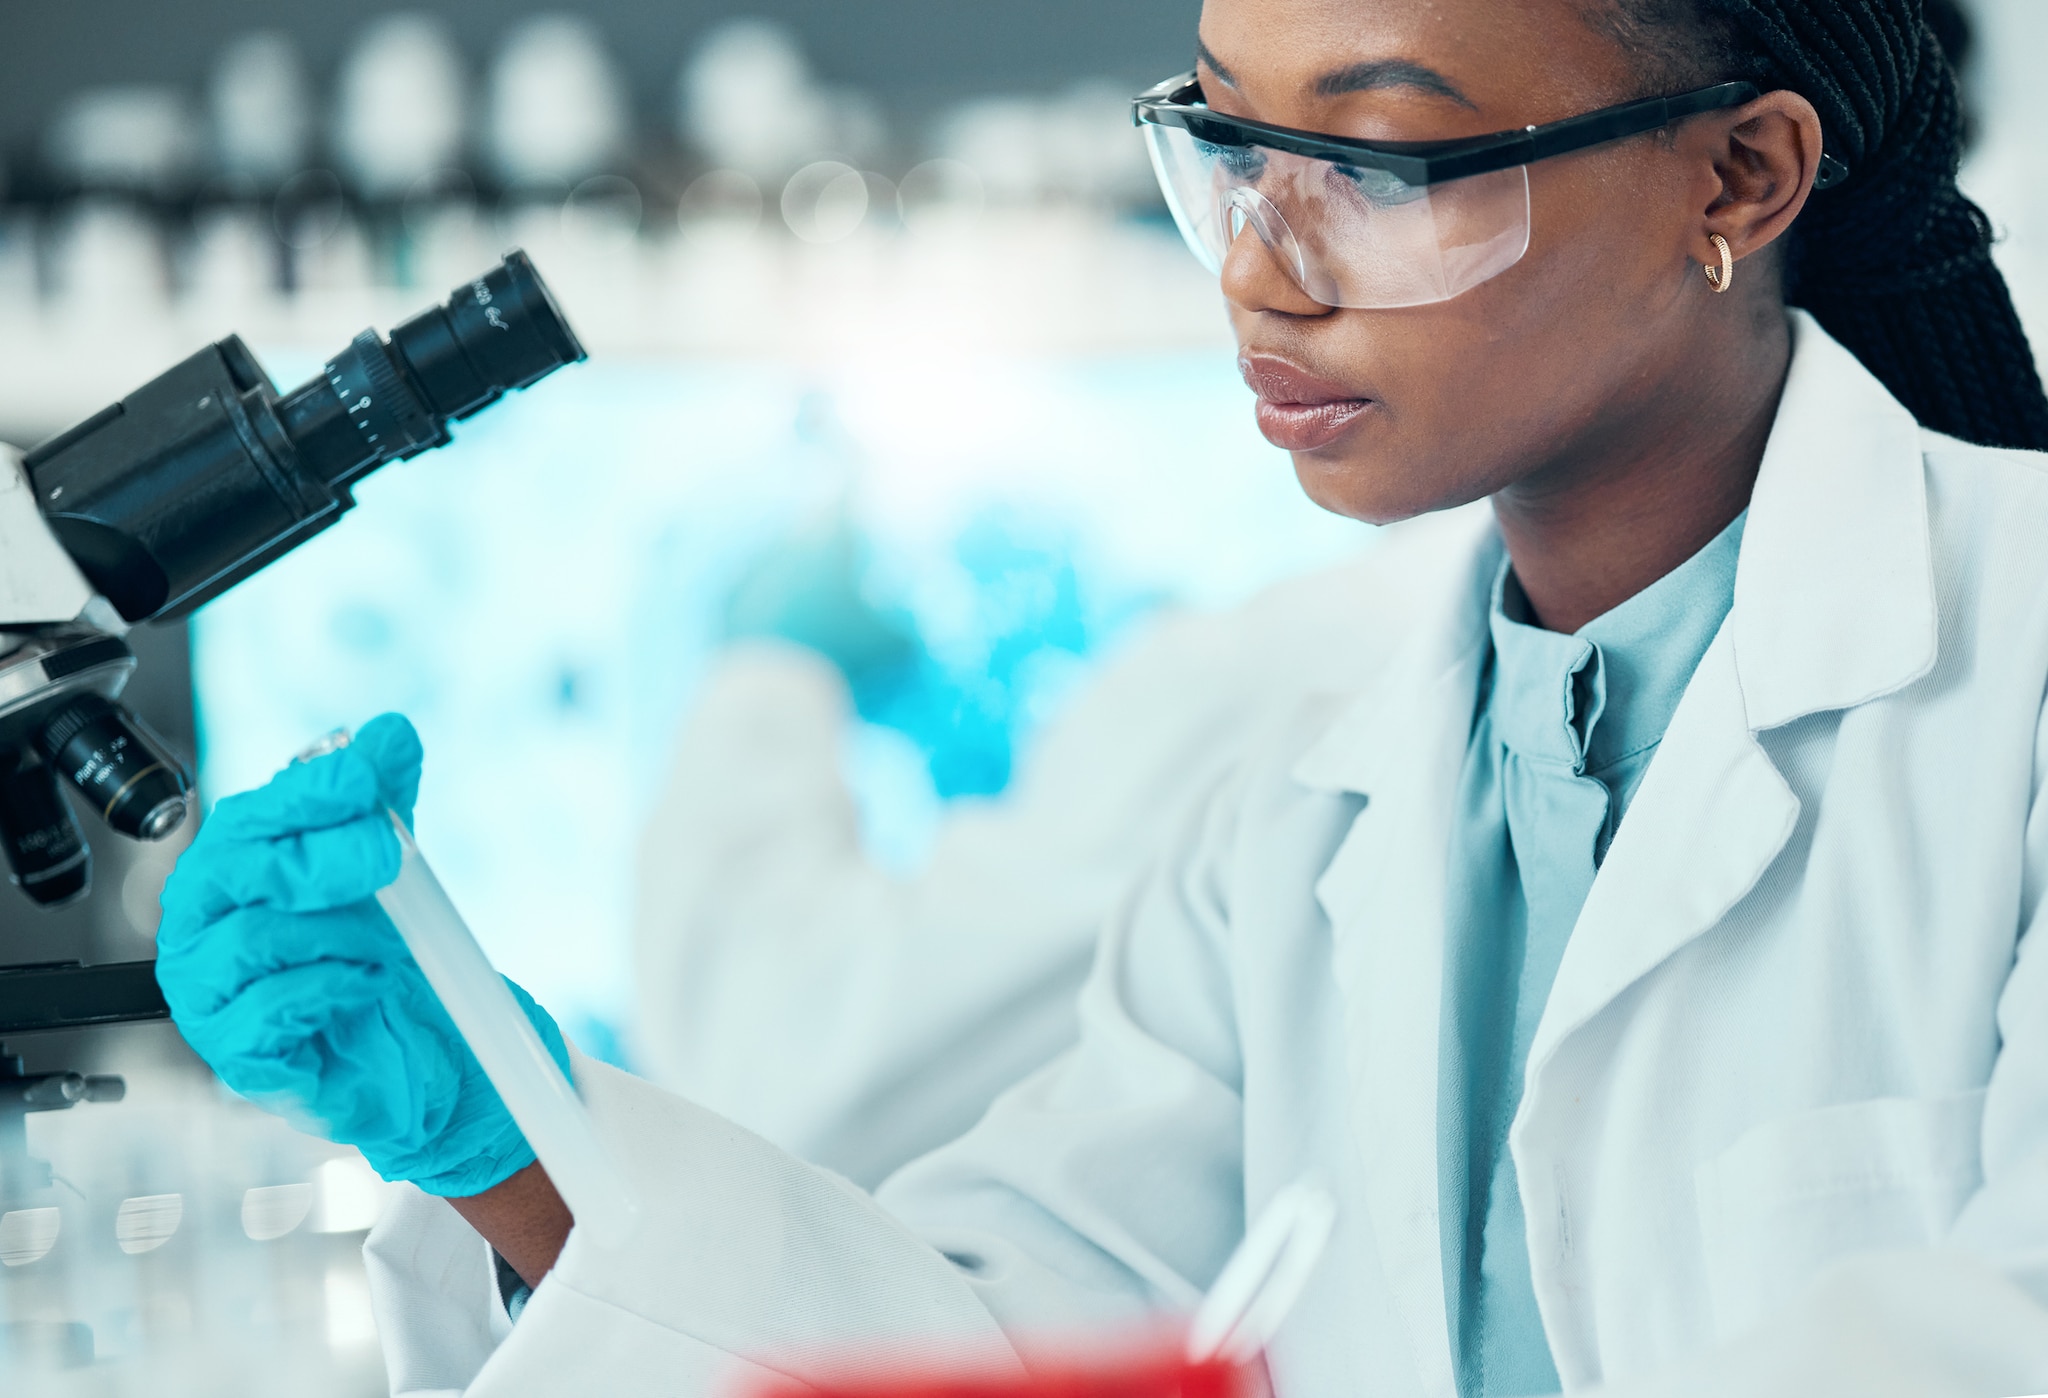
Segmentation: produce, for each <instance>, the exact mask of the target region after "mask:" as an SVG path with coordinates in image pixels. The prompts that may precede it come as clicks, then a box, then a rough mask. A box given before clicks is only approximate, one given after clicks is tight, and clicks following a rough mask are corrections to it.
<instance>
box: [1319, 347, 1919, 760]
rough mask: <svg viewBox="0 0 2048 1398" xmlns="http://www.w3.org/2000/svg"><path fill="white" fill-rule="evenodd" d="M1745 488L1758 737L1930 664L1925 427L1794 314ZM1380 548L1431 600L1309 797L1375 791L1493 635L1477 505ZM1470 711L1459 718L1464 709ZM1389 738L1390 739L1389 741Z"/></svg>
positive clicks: (1325, 756) (1354, 710)
mask: <svg viewBox="0 0 2048 1398" xmlns="http://www.w3.org/2000/svg"><path fill="white" fill-rule="evenodd" d="M1790 317H1791V322H1792V364H1791V369H1790V372H1789V373H1788V374H1787V376H1786V380H1785V390H1784V394H1783V396H1782V397H1781V399H1780V400H1779V404H1778V416H1777V420H1776V422H1775V423H1773V425H1772V428H1771V436H1770V441H1769V442H1768V444H1767V445H1766V446H1765V449H1764V458H1763V463H1762V465H1761V467H1760V469H1759V470H1758V473H1757V482H1756V489H1755V491H1754V493H1753V494H1752V495H1751V497H1750V505H1749V518H1748V522H1747V524H1746V525H1745V527H1744V532H1743V539H1742V552H1741V557H1740V560H1739V562H1738V563H1737V564H1736V571H1735V604H1734V607H1733V609H1732V611H1731V613H1730V616H1729V622H1728V628H1729V631H1730V633H1731V634H1732V636H1733V639H1734V647H1735V672H1736V675H1737V678H1738V682H1739V684H1740V687H1741V691H1742V703H1743V712H1744V715H1745V717H1746V720H1747V723H1748V727H1749V729H1750V731H1751V732H1763V731H1764V730H1766V729H1770V728H1777V727H1780V726H1782V725H1784V724H1787V723H1790V722H1792V721H1793V720H1794V719H1797V718H1802V717H1805V716H1806V715H1808V714H1815V713H1823V712H1826V711H1828V710H1832V709H1843V708H1849V707H1852V706H1854V705H1856V704H1861V703H1866V702H1868V701H1869V700H1872V699H1876V698H1880V697H1882V696H1883V695H1886V694H1889V693H1892V692H1893V691H1895V690H1898V689H1901V688H1903V687H1904V686H1906V685H1908V684H1910V683H1912V682H1913V681H1914V680H1916V679H1918V678H1919V677H1920V676H1922V675H1924V674H1926V673H1927V672H1928V671H1929V670H1931V669H1932V668H1933V667H1934V660H1935V650H1936V616H1935V596H1934V563H1933V544H1932V541H1931V539H1930V537H1929V533H1928V519H1927V483H1926V477H1925V473H1924V468H1923V465H1922V459H1921V444H1920V428H1919V425H1918V424H1917V423H1915V422H1914V421H1913V417H1912V414H1910V413H1908V412H1907V411H1906V410H1905V408H1904V407H1902V406H1900V404H1899V402H1898V400H1897V399H1895V398H1893V397H1892V396H1891V394H1890V393H1889V392H1888V391H1886V389H1885V387H1884V385H1883V384H1881V383H1879V382H1878V381H1877V379H1876V378H1875V377H1874V376H1873V375H1872V374H1871V373H1870V371H1869V370H1868V369H1865V368H1864V367H1863V365H1862V364H1861V363H1859V362H1858V361H1857V359H1856V357H1855V356H1854V355H1852V354H1850V353H1849V351H1847V350H1846V349H1844V348H1842V346H1841V345H1840V344H1838V343H1837V342H1836V341H1835V340H1834V338H1833V337H1832V336H1830V335H1829V334H1828V333H1827V332H1826V331H1825V330H1823V329H1821V327H1820V325H1819V323H1818V322H1816V321H1815V320H1814V319H1813V318H1812V317H1811V316H1809V315H1808V314H1807V313H1806V312H1804V311H1799V310H1794V311H1792V312H1791V313H1790ZM1390 534H1393V535H1394V537H1390V538H1389V539H1388V540H1387V542H1386V543H1385V545H1383V547H1385V548H1386V549H1387V550H1388V551H1389V554H1390V555H1392V554H1395V552H1396V551H1399V557H1400V566H1399V567H1398V569H1397V570H1396V571H1399V572H1401V573H1402V574H1403V575H1404V580H1406V581H1408V582H1409V583H1410V585H1411V586H1412V587H1413V589H1414V591H1415V593H1416V595H1417V596H1419V597H1422V598H1423V599H1425V600H1424V604H1423V605H1422V606H1421V607H1420V608H1418V614H1417V617H1416V622H1415V626H1414V630H1413V631H1412V632H1411V633H1410V635H1409V637H1408V639H1407V640H1406V642H1404V643H1402V644H1400V645H1399V646H1397V648H1396V650H1395V652H1394V654H1393V655H1391V656H1390V657H1389V659H1388V663H1387V665H1386V667H1385V669H1383V670H1382V671H1381V672H1380V675H1379V677H1378V679H1377V680H1376V681H1375V682H1374V683H1372V684H1371V685H1369V686H1368V687H1367V688H1365V689H1364V690H1362V691H1361V692H1360V693H1359V694H1358V695H1357V696H1355V697H1354V699H1353V700H1352V702H1351V703H1349V704H1348V705H1346V706H1345V708H1344V709H1343V710H1342V711H1341V712H1340V713H1339V715H1338V717H1337V718H1336V719H1335V720H1334V721H1333V723H1332V724H1331V726H1330V727H1329V728H1328V729H1327V730H1325V732H1324V733H1323V735H1322V736H1321V737H1320V738H1319V739H1318V740H1317V741H1316V742H1315V743H1313V744H1312V745H1311V746H1310V747H1309V748H1308V749H1307V750H1306V751H1305V752H1304V753H1303V754H1302V755H1301V756H1300V757H1299V758H1298V759H1297V760H1296V762H1295V765H1294V767H1293V770H1292V773H1291V775H1292V776H1293V778H1294V779H1295V780H1296V781H1298V782H1300V783H1301V784H1302V785H1303V786H1306V787H1308V788H1310V789H1311V790H1317V791H1350V792H1355V793H1359V794H1369V793H1370V792H1371V791H1372V789H1373V786H1374V785H1375V783H1376V782H1377V781H1378V780H1379V778H1380V776H1381V775H1382V774H1383V773H1385V772H1386V771H1387V770H1389V768H1390V767H1397V766H1399V765H1400V763H1401V762H1402V761H1403V760H1404V759H1405V758H1407V757H1408V756H1410V755H1411V754H1412V753H1413V752H1414V747H1413V745H1412V744H1411V743H1408V742H1406V741H1403V740H1402V738H1401V736H1400V735H1401V734H1402V733H1403V732H1404V730H1402V729H1400V728H1398V727H1389V720H1390V719H1391V718H1392V717H1393V714H1394V712H1395V711H1396V710H1398V709H1401V708H1404V707H1406V706H1408V705H1409V704H1411V703H1412V700H1413V696H1414V695H1416V694H1417V693H1418V692H1420V691H1421V690H1422V689H1423V688H1425V687H1426V686H1428V685H1429V684H1430V683H1431V682H1432V681H1434V680H1435V679H1436V678H1438V677H1439V676H1441V675H1442V674H1443V673H1444V672H1445V671H1446V670H1447V669H1449V668H1450V667H1451V665H1453V664H1454V663H1456V662H1457V660H1458V659H1460V658H1461V657H1463V656H1465V655H1467V654H1469V653H1470V651H1471V650H1472V649H1473V648H1474V647H1477V646H1480V645H1483V644H1484V642H1485V638H1486V617H1487V608H1488V605H1489V602H1490V594H1489V591H1488V587H1489V585H1490V584H1491V582H1492V580H1493V577H1494V573H1495V571H1496V570H1497V568H1498V567H1499V562H1500V557H1501V553H1502V545H1501V542H1500V535H1499V532H1498V530H1497V528H1496V527H1495V525H1494V522H1493V512H1492V509H1491V507H1490V506H1488V505H1487V504H1486V503H1485V502H1483V501H1482V502H1479V503H1476V504H1472V505H1467V506H1464V507H1462V508H1460V509H1457V510H1452V511H1449V512H1447V513H1445V514H1444V515H1442V516H1438V517H1436V518H1434V519H1425V520H1416V521H1413V522H1411V523H1408V524H1403V525H1399V526H1396V528H1395V530H1393V531H1390ZM1467 718H1468V719H1469V715H1468V716H1467ZM1390 736H1392V737H1393V739H1394V740H1393V741H1389V740H1388V739H1389V737H1390Z"/></svg>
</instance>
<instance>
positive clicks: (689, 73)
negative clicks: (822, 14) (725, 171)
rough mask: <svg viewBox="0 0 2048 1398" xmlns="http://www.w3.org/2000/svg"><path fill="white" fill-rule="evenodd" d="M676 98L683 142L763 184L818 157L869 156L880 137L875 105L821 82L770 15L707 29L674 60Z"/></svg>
mask: <svg viewBox="0 0 2048 1398" xmlns="http://www.w3.org/2000/svg"><path fill="white" fill-rule="evenodd" d="M676 99H677V102H676V130H677V132H678V134H680V135H681V136H682V138H683V140H684V141H685V142H687V143H688V144H690V145H692V146H694V147H695V148H696V149H697V150H698V152H699V153H701V154H702V155H703V156H704V157H705V158H706V159H708V160H711V161H713V162H715V163H717V164H718V165H721V166H730V167H732V168H733V169H735V170H739V171H741V172H742V173H744V174H746V175H748V176H750V177H751V178H753V179H754V180H756V181H757V182H759V183H760V184H762V185H764V186H766V185H773V184H778V183H780V182H781V181H783V180H785V179H787V178H788V177H789V175H790V174H791V173H792V172H793V171H795V170H797V169H798V168H799V167H801V166H803V165H805V164H807V163H810V162H812V161H816V160H818V159H820V158H821V157H825V156H837V157H839V158H841V159H844V160H848V161H854V162H858V161H862V160H866V159H871V158H872V157H873V156H875V155H876V154H877V153H879V151H880V150H881V148H882V146H883V145H884V144H885V143H886V140H887V132H886V130H885V129H884V127H883V123H882V120H881V116H880V113H879V112H878V111H877V110H876V108H875V105H874V103H873V102H872V101H870V100H869V99H868V98H867V97H865V96H863V95H862V94H860V93H857V92H853V91H850V90H848V89H845V88H836V87H831V86H828V85H825V84H822V83H820V82H819V80H818V79H817V77H816V75H815V74H814V73H813V72H812V71H811V66H810V63H809V61H808V60H807V59H806V58H805V57H804V54H803V50H802V49H801V48H800V47H799V46H798V44H797V41H796V38H795V36H794V34H792V33H791V31H790V30H789V28H788V27H787V26H785V25H783V24H780V23H778V22H776V21H773V20H766V19H756V18H747V19H734V20H728V21H726V22H725V23H723V24H720V25H718V26H717V27H715V28H714V29H712V30H711V31H710V32H709V33H708V34H707V35H706V36H705V37H704V41H703V42H702V43H701V44H699V45H698V47H697V50H696V52H695V53H694V54H692V55H691V56H690V59H689V61H688V62H687V63H685V64H684V65H683V71H682V75H681V77H680V79H679V80H678V82H677V85H676Z"/></svg>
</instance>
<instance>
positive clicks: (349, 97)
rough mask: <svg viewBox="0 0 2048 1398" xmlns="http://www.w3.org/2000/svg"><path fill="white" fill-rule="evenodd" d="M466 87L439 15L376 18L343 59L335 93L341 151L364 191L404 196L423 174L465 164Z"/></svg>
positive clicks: (349, 172) (349, 171)
mask: <svg viewBox="0 0 2048 1398" xmlns="http://www.w3.org/2000/svg"><path fill="white" fill-rule="evenodd" d="M465 88H466V80H465V78H464V74H463V68H462V60H461V58H460V57H459V56H458V55H457V53H456V51H455V45H454V43H453V42H452V41H451V40H450V39H449V37H448V33H447V30H446V29H445V28H444V27H443V26H442V24H441V22H440V21H439V20H437V19H434V18H433V17H431V16H428V15H423V14H394V15H386V16H383V17H381V18H379V19H376V20H374V21H372V22H371V23H370V24H369V25H368V26H367V27H366V28H365V29H364V31H363V37H362V39H361V40H360V41H359V42H358V43H357V44H356V47H355V49H354V50H353V51H352V52H351V53H350V54H349V56H348V58H347V59H346V60H345V61H344V62H343V64H342V68H341V75H340V79H339V83H338V86H337V89H336V93H335V118H334V148H335V153H336V155H337V157H338V158H339V159H340V161H341V163H342V166H343V169H344V171H345V172H346V173H347V175H348V176H349V178H350V180H351V181H352V182H353V183H354V185H355V187H356V189H357V191H358V192H359V193H361V194H362V195H364V196H365V197H366V198H370V199H397V198H399V197H401V196H403V195H404V194H405V192H406V191H407V190H408V189H410V188H411V187H412V186H413V184H414V183H415V182H416V181H418V180H419V179H420V178H421V177H422V176H424V175H427V174H430V173H432V172H433V171H436V170H440V169H443V168H445V167H448V166H452V165H457V164H459V163H460V161H461V156H462V153H463V147H464V144H465V141H466V138H467V133H468V114H467V95H466V91H465Z"/></svg>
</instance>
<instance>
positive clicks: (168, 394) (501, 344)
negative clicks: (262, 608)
mask: <svg viewBox="0 0 2048 1398" xmlns="http://www.w3.org/2000/svg"><path fill="white" fill-rule="evenodd" d="M583 357H584V353H583V346H582V345H581V344H580V343H578V341H577V339H576V334H575V332H574V331H573V330H571V329H570V328H569V324H568V322H567V321H566V320H564V319H563V318H562V313H561V310H560V308H559V307H557V306H556V304H555V301H554V298H553V297H552V296H551V295H550V294H549V293H548V289H547V286H546V284H545V283H543V282H542V281H541V279H540V274H539V273H538V272H536V271H535V270H534V267H533V263H532V262H531V261H530V260H529V259H528V258H527V256H526V254H525V253H523V252H514V253H512V254H510V255H509V256H507V257H506V258H505V260H504V261H503V262H502V263H500V264H499V265H498V266H496V267H494V268H492V269H491V270H490V271H488V272H486V273H484V275H482V276H481V277H478V278H477V279H476V280H475V281H473V282H470V283H469V284H468V285H466V286H462V287H459V288H457V289H456V290H455V292H454V293H453V294H451V295H450V296H449V298H448V299H447V301H446V302H444V303H443V304H441V305H439V306H435V307H433V308H431V309H429V310H427V311H426V312H424V313H423V314H421V315H418V316H415V317H414V318H413V319H411V320H409V321H406V322H405V323H404V324H403V325H400V326H399V327H398V328H397V329H396V330H394V331H393V332H392V334H391V338H390V339H389V340H386V339H384V338H382V337H380V336H379V335H378V334H377V332H376V331H374V330H365V331H364V332H363V333H362V334H360V335H358V336H356V338H355V339H354V341H352V342H351V343H350V344H349V345H348V347H347V348H346V349H344V350H343V351H342V352H341V353H340V354H337V355H336V356H335V357H334V358H333V359H331V360H329V361H328V362H327V364H326V366H325V367H324V368H323V370H322V371H321V373H320V374H319V376H318V377H316V378H314V379H312V380H311V381H310V382H308V383H305V384H302V385H300V386H299V387H298V388H296V389H293V390H292V391H291V392H290V393H287V394H284V395H283V396H282V397H280V396H279V395H278V393H277V390H276V389H275V388H274V387H273V386H272V384H271V382H270V379H269V377H268V376H267V375H266V374H265V373H264V372H263V368H262V366H261V365H260V364H258V363H257V362H256V358H255V356H254V355H252V354H250V353H249V350H248V348H247V347H246V346H245V345H243V343H242V342H241V340H240V339H238V338H236V337H233V336H230V337H229V338H228V339H225V340H222V341H220V342H219V343H218V344H214V345H209V346H208V347H207V348H205V349H203V350H201V351H200V352H199V353H198V354H195V355H193V356H192V357H191V358H190V359H187V360H186V361H185V362H184V363H182V364H180V365H178V366H176V367H175V368H173V369H171V370H170V371H169V372H168V373H165V374H163V375H161V376H159V377H158V378H156V379H155V380H153V381H152V382H150V383H148V384H145V385H144V386H143V387H142V388H140V389H138V390H136V391H135V392H134V393H131V394H130V395H128V397H126V398H124V399H122V400H121V401H120V402H118V403H115V404H113V405H112V406H110V407H108V408H105V409H103V410H102V411H100V412H98V413H96V414H94V415H93V416H92V417H90V418H88V419H86V421H84V422H82V423H80V424H79V425H78V426H76V427H74V428H72V429H71V430H70V431H68V432H65V433H63V434H61V435H59V436H57V437H54V438H52V439H51V440H50V441H48V442H45V443H44V444H43V445H41V446H39V447H37V448H36V449H35V450H34V451H31V452H29V453H28V455H27V456H25V457H24V458H23V459H22V465H23V467H24V468H25V469H26V470H27V472H28V474H29V478H30V480H31V482H32V483H33V484H34V486H35V492H36V502H37V504H38V506H39V507H40V508H41V510H42V512H43V516H44V518H45V519H46V520H48V522H49V525H50V531H51V533H53V534H54V535H55V536H56V538H57V540H58V542H59V543H61V544H62V545H63V546H64V549H65V551H66V552H67V553H69V554H70V555H71V557H72V558H73V559H74V560H75V561H76V562H77V564H78V566H79V570H80V571H81V572H83V573H84V574H85V576H86V578H87V579H88V580H89V581H90V582H91V583H92V585H93V586H94V588H96V589H97V590H98V591H99V592H100V593H101V594H102V595H103V596H105V597H106V599H107V600H108V601H110V602H112V603H113V604H114V606H115V607H116V608H117V609H118V610H119V611H120V613H121V615H122V616H124V617H125V618H127V619H128V620H129V621H131V622H140V621H152V620H162V619H166V618H172V617H179V616H183V615H185V614H186V613H187V612H190V611H191V610H193V609H194V608H195V607H198V606H200V605H201V604H202V603H204V602H207V601H210V600H211V599H212V598H214V597H216V596H218V595H219V594H220V593H222V592H225V591H226V590H227V589H228V588H230V587H232V586H234V585H235V584H236V583H238V582H240V581H241V580H242V579H244V578H246V577H248V576H249V575H250V574H252V573H255V572H256V571H258V570H259V569H261V568H263V567H264V566H265V565H267V564H269V563H270V562H271V561H272V560H274V559H276V558H278V557H280V556H281V555H283V554H285V553H287V552H289V551H290V550H292V549H294V548H296V547H298V546H299V545H300V544H302V543H304V542H305V541H306V540H307V539H309V538H311V537H312V536H313V535H315V534H317V533H319V532H320V531H321V530H323V529H325V528H327V527H328V526H329V525H331V524H333V523H335V521H337V520H338V519H340V518H341V516H342V514H343V513H344V512H345V511H347V510H348V509H350V508H352V507H353V506H354V504H355V500H354V498H353V496H352V495H351V494H350V487H351V486H352V485H353V484H354V482H356V481H357V480H359V479H360V478H362V477H363V476H365V475H367V474H369V473H370V472H371V471H374V470H376V469H377V468H378V467H379V466H382V465H384V464H385V463H386V462H388V461H395V460H401V459H403V458H405V457H408V456H412V455H415V454H417V453H419V452H422V451H425V450H427V449H428V448H430V447H437V446H441V445H443V444H444V443H446V442H447V441H448V439H449V434H448V424H449V423H451V422H455V421H459V420H461V419H463V418H465V417H468V416H469V415H470V414H472V413H474V412H477V411H478V410H480V409H482V408H484V407H486V406H488V405H489V404H491V403H494V402H496V401H497V400H498V399H499V398H500V397H502V396H503V395H504V394H505V393H507V392H509V391H511V390H513V389H519V388H524V387H526V386H527V385H528V384H531V383H533V382H535V381H536V380H538V379H541V378H543V377H545V376H546V375H548V374H551V373H553V372H554V371H555V370H556V369H559V368H561V367H562V366H563V365H565V364H572V363H575V362H576V361H578V360H580V359H582V358H583Z"/></svg>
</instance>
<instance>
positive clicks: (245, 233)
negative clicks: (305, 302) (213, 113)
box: [123, 206, 278, 897]
mask: <svg viewBox="0 0 2048 1398" xmlns="http://www.w3.org/2000/svg"><path fill="white" fill-rule="evenodd" d="M277 271H278V264H277V240H276V237H275V236H274V233H273V226H272V220H271V219H270V218H266V217H265V216H264V214H263V212H262V211H261V210H260V209H250V208H247V207H242V206H236V207H223V208H215V209H208V210H205V211H202V212H201V213H200V214H199V215H198V217H197V218H196V219H195V221H194V224H193V237H192V242H191V245H190V247H189V248H188V249H187V250H186V254H185V266H184V282H185V287H186V294H187V295H188V296H190V297H192V298H193V299H194V300H196V301H199V302H201V303H203V304H205V305H207V306H217V307H221V308H223V309H225V308H228V307H240V306H243V305H245V304H246V303H248V302H250V301H253V300H255V299H256V298H258V297H260V296H262V295H264V294H265V293H267V292H271V291H274V290H276V287H277ZM125 892H126V890H125V889H124V890H123V893H124V897H125Z"/></svg>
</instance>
